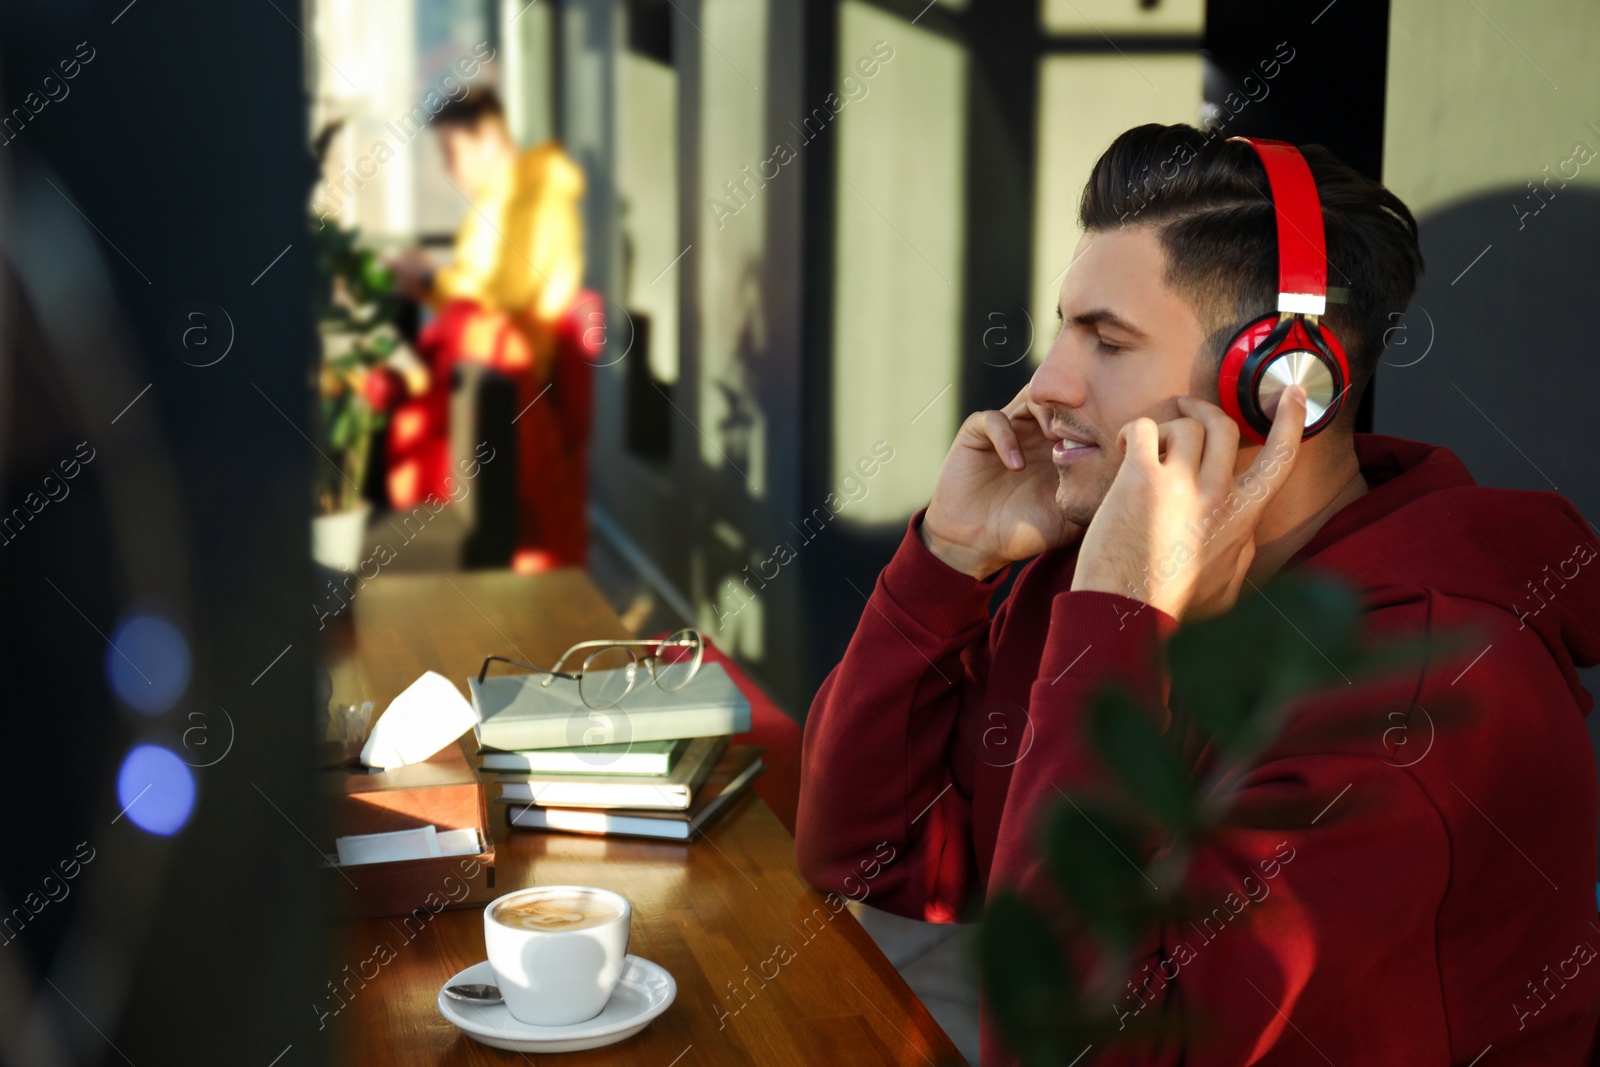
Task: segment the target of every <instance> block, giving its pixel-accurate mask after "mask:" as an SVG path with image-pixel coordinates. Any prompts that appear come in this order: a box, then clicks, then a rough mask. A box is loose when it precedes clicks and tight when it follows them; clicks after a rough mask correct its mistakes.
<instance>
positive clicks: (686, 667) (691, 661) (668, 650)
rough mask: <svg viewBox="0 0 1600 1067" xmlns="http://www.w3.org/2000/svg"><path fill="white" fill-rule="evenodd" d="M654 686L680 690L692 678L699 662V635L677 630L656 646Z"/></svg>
mask: <svg viewBox="0 0 1600 1067" xmlns="http://www.w3.org/2000/svg"><path fill="white" fill-rule="evenodd" d="M655 656H656V661H655V675H656V685H658V686H660V687H661V688H662V689H668V690H671V689H682V688H683V687H684V686H686V685H688V684H689V679H690V678H691V677H693V676H694V672H695V668H696V667H697V666H698V665H699V662H700V635H699V634H697V633H696V632H695V631H693V630H679V631H678V632H677V633H675V634H673V635H672V636H670V637H668V638H667V639H666V640H665V641H662V642H661V644H659V645H657V646H656V652H655Z"/></svg>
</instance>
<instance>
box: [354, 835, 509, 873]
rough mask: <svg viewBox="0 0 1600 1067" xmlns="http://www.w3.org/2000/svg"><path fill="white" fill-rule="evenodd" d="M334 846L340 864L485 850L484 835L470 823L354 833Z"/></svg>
mask: <svg viewBox="0 0 1600 1067" xmlns="http://www.w3.org/2000/svg"><path fill="white" fill-rule="evenodd" d="M333 846H334V848H335V849H336V850H337V851H338V855H339V866H341V867H353V866H356V865H358V864H362V863H392V862H394V861H395V860H414V859H426V858H427V857H429V856H472V855H476V854H477V853H479V852H482V851H483V839H482V838H481V837H479V836H478V831H477V830H475V829H473V828H472V827H470V826H468V827H466V828H465V829H461V830H441V829H439V828H438V827H437V826H419V827H417V828H416V829H415V830H391V831H390V832H388V833H384V834H351V835H350V836H348V837H340V838H336V839H335V840H334V843H333Z"/></svg>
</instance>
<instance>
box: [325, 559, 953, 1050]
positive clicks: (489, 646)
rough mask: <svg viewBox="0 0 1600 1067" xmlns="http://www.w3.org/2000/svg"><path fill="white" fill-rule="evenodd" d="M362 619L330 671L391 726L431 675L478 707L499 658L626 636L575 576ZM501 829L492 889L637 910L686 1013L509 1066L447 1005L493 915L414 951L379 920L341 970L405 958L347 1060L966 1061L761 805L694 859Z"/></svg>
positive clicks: (455, 924) (366, 926) (617, 842)
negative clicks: (615, 1039)
mask: <svg viewBox="0 0 1600 1067" xmlns="http://www.w3.org/2000/svg"><path fill="white" fill-rule="evenodd" d="M354 611H355V625H354V627H353V630H352V631H350V632H349V633H347V634H346V636H345V638H344V640H343V642H342V647H339V648H337V649H336V650H335V651H334V652H333V654H332V662H330V663H329V669H330V672H331V673H332V675H333V679H334V691H333V692H334V699H335V700H336V701H337V702H340V703H351V702H359V701H362V700H371V701H373V703H374V705H375V706H376V707H377V708H378V709H380V710H381V709H382V708H383V707H385V706H386V705H387V704H388V702H389V701H390V700H392V699H393V698H394V696H395V695H396V694H398V693H399V692H400V691H401V690H402V689H404V688H405V687H406V686H407V685H409V684H410V683H411V682H412V681H414V680H415V679H416V678H417V676H418V675H420V674H421V673H422V672H423V671H425V670H430V669H431V670H436V671H439V672H440V673H442V674H444V675H445V676H446V677H448V678H450V679H451V680H452V681H454V682H456V683H457V684H458V685H460V686H461V687H462V688H463V690H464V689H465V679H466V677H467V676H468V675H469V674H470V673H472V672H473V671H475V670H477V668H478V666H479V664H480V663H481V662H482V660H483V657H484V656H485V655H487V654H489V653H498V654H502V655H509V656H513V657H515V658H517V659H520V660H523V661H525V662H529V663H553V662H554V661H555V659H556V657H557V656H559V655H560V654H561V653H562V652H563V651H565V650H566V648H567V647H568V646H569V645H571V644H572V643H573V642H575V641H580V640H588V639H591V638H605V637H627V636H630V635H628V634H627V632H626V631H625V630H624V629H623V626H622V623H621V622H620V620H618V619H617V617H616V615H615V614H614V613H613V612H612V611H611V610H610V608H609V607H608V606H607V605H606V603H605V601H604V599H603V598H602V597H601V596H600V594H599V592H598V591H597V590H596V589H595V588H594V586H593V585H592V584H591V583H590V581H589V579H588V577H587V575H585V574H584V573H583V572H581V571H576V570H566V571H557V572H553V573H549V574H544V575H539V576H534V577H525V576H518V575H513V574H510V573H507V572H483V571H477V572H466V573H451V574H418V575H412V574H394V575H385V576H383V577H382V578H380V579H378V580H375V581H373V582H371V583H369V584H368V585H366V586H365V587H364V588H362V589H361V590H360V593H359V595H358V596H356V598H355V600H354ZM490 823H491V825H492V828H493V831H494V835H495V842H496V850H497V857H496V867H497V871H496V889H497V890H500V891H503V892H510V891H511V890H514V889H519V888H522V887H525V886H531V885H536V884H579V885H594V886H603V887H605V888H608V889H613V890H615V891H617V892H619V893H621V894H622V895H623V896H626V897H627V898H628V899H629V900H630V901H632V902H633V909H634V910H633V931H632V942H631V944H630V947H629V951H630V952H632V953H633V954H635V955H638V956H642V957H643V958H645V959H648V960H652V961H654V962H655V963H658V964H660V965H661V966H663V967H665V968H666V969H667V971H668V972H670V973H671V975H672V977H673V978H674V979H675V980H676V981H677V984H678V993H677V999H676V1000H675V1001H674V1002H673V1004H672V1006H671V1007H670V1008H668V1009H667V1011H666V1012H665V1013H664V1014H663V1015H661V1016H660V1017H659V1018H657V1019H656V1020H655V1021H654V1022H652V1023H651V1024H650V1025H649V1026H648V1027H646V1028H645V1029H644V1031H642V1032H641V1033H639V1034H638V1035H636V1036H634V1037H631V1038H628V1039H627V1040H625V1041H622V1042H620V1043H618V1044H615V1045H610V1046H607V1047H604V1048H600V1049H594V1050H591V1051H587V1052H566V1053H544V1054H540V1055H534V1054H531V1053H530V1054H526V1055H524V1054H521V1053H516V1052H505V1051H501V1050H499V1049H493V1048H489V1047H487V1046H485V1045H480V1044H478V1043H477V1042H476V1041H474V1040H472V1039H471V1038H469V1037H467V1036H466V1035H465V1034H463V1033H461V1032H460V1031H458V1030H457V1029H456V1028H455V1027H454V1026H452V1025H451V1024H450V1023H448V1022H447V1021H445V1019H444V1018H443V1017H442V1016H441V1015H440V1014H439V1011H438V1008H437V1007H436V1006H435V1003H434V1001H435V998H436V997H437V995H438V992H439V987H440V986H442V985H443V984H444V982H445V980H446V979H448V978H450V977H451V976H452V975H454V974H455V973H456V972H457V971H460V970H461V969H462V968H465V967H467V966H470V965H471V964H474V963H478V962H479V961H481V960H482V959H483V958H484V947H483V914H482V911H481V909H479V908H469V909H462V910H447V911H443V912H440V913H439V914H438V915H436V916H434V917H433V919H432V920H431V921H430V922H429V924H428V926H427V928H426V929H425V930H423V932H422V933H420V934H417V935H415V937H414V940H406V938H404V937H402V936H400V935H399V934H398V933H397V932H396V928H395V927H394V926H393V925H391V924H390V922H389V921H387V920H384V919H365V920H359V921H351V922H345V923H342V924H340V927H339V935H338V940H339V942H340V943H341V944H342V945H343V948H344V955H343V957H342V958H341V959H340V960H339V961H338V965H339V966H340V967H342V966H343V965H344V964H345V963H352V964H353V963H355V962H357V961H361V960H366V959H368V958H369V957H371V956H372V954H373V949H374V946H376V945H377V944H379V943H386V944H388V945H390V946H392V948H393V951H394V958H393V959H392V960H391V961H389V962H388V963H387V964H385V965H384V966H383V967H382V970H381V973H380V974H379V975H378V976H377V977H376V978H374V979H373V980H372V981H370V982H369V983H367V984H366V986H365V987H364V988H362V989H360V990H359V991H357V993H356V994H355V995H354V996H353V997H352V998H351V1000H350V1003H349V1004H348V1006H347V1007H346V1008H345V1009H344V1010H342V1011H341V1012H340V1013H339V1015H338V1017H337V1018H334V1019H330V1020H329V1022H330V1025H331V1026H332V1027H334V1028H335V1030H336V1033H337V1035H338V1036H337V1046H338V1050H339V1054H338V1056H337V1062H340V1063H356V1064H373V1065H376V1064H384V1065H395V1064H398V1065H410V1064H418V1065H421V1064H511V1063H537V1064H553V1065H554V1064H559V1065H570V1067H587V1065H590V1064H602V1063H603V1064H630V1065H639V1067H697V1065H712V1064H759V1065H761V1067H778V1065H786V1064H796V1065H799V1064H805V1065H836V1064H839V1065H843V1064H903V1065H907V1067H911V1065H929V1067H944V1065H945V1064H959V1063H963V1062H964V1061H963V1060H962V1059H961V1056H960V1053H959V1052H957V1050H956V1048H955V1046H954V1045H953V1044H952V1043H951V1042H950V1040H949V1038H948V1037H946V1036H945V1034H944V1032H943V1031H942V1030H941V1029H940V1028H939V1026H938V1024H937V1023H935V1022H934V1020H933V1018H932V1017H931V1016H930V1015H929V1014H928V1011H927V1009H926V1008H924V1007H923V1006H922V1004H921V1002H920V1001H919V1000H918V999H917V998H916V996H915V995H914V994H913V993H912V992H911V990H910V989H909V988H908V987H907V986H906V984H905V982H904V981H903V980H902V979H901V978H900V976H899V974H898V973H896V971H895V969H894V968H893V967H892V966H890V964H889V961H888V960H887V959H885V958H884V956H883V954H882V953H881V952H880V951H879V950H878V948H877V946H876V945H874V944H873V942H872V940H871V939H870V938H869V937H868V936H867V934H866V932H865V931H864V930H862V928H861V927H860V925H859V924H857V922H856V921H855V919H854V918H853V917H852V916H851V915H850V913H849V911H847V910H844V909H842V908H841V909H840V910H839V911H838V912H837V913H835V912H834V911H833V910H832V909H833V907H837V906H838V904H839V898H834V899H833V902H832V903H831V904H830V903H829V902H827V901H825V900H824V896H823V894H821V893H819V892H817V891H816V890H814V889H812V888H810V887H809V886H807V885H806V884H805V882H804V880H803V879H802V878H801V877H800V875H799V873H798V871H797V870H796V869H795V862H794V840H793V838H791V837H790V836H789V834H788V832H787V831H786V830H784V828H783V826H782V825H781V824H780V823H779V822H778V820H777V819H776V818H775V817H774V816H773V814H772V812H771V811H770V810H769V809H768V808H767V806H766V805H765V804H764V803H763V802H762V801H761V799H760V798H759V797H758V796H756V795H755V794H754V793H747V794H746V795H745V796H744V797H743V798H741V799H740V800H739V801H738V802H737V804H736V805H735V807H734V808H733V809H731V810H730V811H729V812H728V813H727V814H726V815H725V816H724V817H723V818H722V819H721V820H719V821H718V822H716V823H715V824H713V826H712V827H711V828H710V829H709V830H708V832H707V833H706V835H705V836H704V837H702V838H701V839H700V840H699V841H696V842H693V843H690V844H682V843H669V842H655V841H644V840H630V839H626V838H605V837H586V836H580V835H568V834H547V833H539V832H535V831H523V830H517V831H512V830H509V829H508V828H507V827H506V825H505V816H504V811H503V806H501V805H498V804H491V812H490ZM780 946H785V947H786V948H787V951H786V952H780V951H779V949H780ZM780 961H782V962H781V964H780ZM765 976H771V977H765Z"/></svg>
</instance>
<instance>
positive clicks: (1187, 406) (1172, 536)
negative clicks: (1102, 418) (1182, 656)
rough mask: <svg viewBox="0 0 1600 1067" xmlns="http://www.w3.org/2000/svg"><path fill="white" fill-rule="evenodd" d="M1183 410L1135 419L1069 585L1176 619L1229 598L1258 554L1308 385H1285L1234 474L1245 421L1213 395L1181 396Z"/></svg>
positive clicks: (1291, 460)
mask: <svg viewBox="0 0 1600 1067" xmlns="http://www.w3.org/2000/svg"><path fill="white" fill-rule="evenodd" d="M1178 408H1179V410H1180V411H1181V412H1182V413H1183V417H1182V418H1177V419H1173V420H1172V421H1171V422H1163V423H1160V424H1157V423H1156V422H1154V421H1153V420H1151V419H1148V418H1139V419H1134V420H1133V421H1132V422H1130V423H1128V424H1127V425H1126V426H1124V427H1123V428H1122V431H1121V433H1120V434H1119V435H1118V445H1119V447H1121V448H1122V450H1123V452H1124V458H1123V461H1122V467H1121V468H1120V469H1119V470H1118V471H1117V476H1116V478H1115V480H1113V481H1112V483H1111V488H1110V490H1108V491H1107V493H1106V498H1105V500H1104V501H1103V502H1102V503H1101V505H1100V508H1099V510H1098V511H1097V512H1095V516H1094V521H1093V522H1091V523H1090V524H1089V529H1088V531H1087V532H1086V533H1085V534H1084V536H1083V547H1082V548H1081V549H1080V550H1079V553H1078V566H1077V570H1076V572H1075V573H1074V575H1073V578H1072V588H1073V589H1086V590H1093V591H1098V592H1104V593H1120V594H1121V595H1123V596H1127V597H1132V598H1133V599H1135V600H1142V601H1144V602H1145V603H1147V604H1149V605H1151V606H1152V607H1156V608H1160V609H1161V610H1162V611H1164V612H1166V613H1167V614H1168V615H1171V616H1172V617H1173V618H1175V619H1184V618H1188V617H1194V618H1205V617H1207V616H1210V615H1216V614H1220V613H1221V612H1224V611H1226V610H1228V609H1229V608H1230V607H1232V606H1233V604H1234V602H1235V601H1236V600H1238V598H1239V588H1240V586H1242V585H1243V584H1244V579H1245V572H1246V571H1247V570H1248V569H1249V567H1250V563H1251V561H1252V560H1254V559H1255V554H1256V542H1255V531H1256V526H1257V524H1259V523H1260V521H1261V516H1262V514H1263V513H1264V512H1265V511H1266V509H1267V506H1268V505H1269V504H1270V503H1271V502H1272V498H1273V497H1274V496H1276V495H1277V493H1278V492H1279V490H1281V489H1282V488H1283V485H1284V483H1285V482H1286V481H1288V479H1289V475H1290V473H1291V472H1292V471H1293V470H1294V464H1295V459H1296V458H1297V455H1298V452H1299V449H1298V445H1299V442H1300V436H1301V433H1302V432H1303V431H1304V429H1305V421H1306V403H1305V390H1304V389H1302V388H1301V387H1300V386H1293V387H1291V388H1290V389H1288V390H1287V391H1285V393H1284V394H1283V397H1282V399H1281V401H1280V402H1279V404H1278V410H1277V412H1276V414H1275V417H1274V418H1273V420H1272V430H1271V432H1270V433H1269V434H1268V435H1267V442H1266V444H1265V445H1264V446H1263V447H1262V449H1261V451H1260V453H1259V454H1258V455H1257V456H1256V458H1255V460H1254V462H1252V463H1251V464H1250V466H1249V467H1248V468H1246V469H1245V471H1244V472H1243V473H1241V474H1240V475H1238V476H1237V477H1235V476H1234V473H1233V468H1234V463H1235V461H1236V459H1237V456H1238V452H1239V428H1238V426H1236V425H1235V424H1234V422H1233V420H1232V419H1230V418H1229V417H1228V416H1227V414H1226V413H1224V412H1223V410H1222V409H1221V408H1219V407H1217V406H1216V405H1215V404H1209V403H1207V402H1206V401H1204V400H1199V399H1196V398H1194V397H1181V398H1179V400H1178Z"/></svg>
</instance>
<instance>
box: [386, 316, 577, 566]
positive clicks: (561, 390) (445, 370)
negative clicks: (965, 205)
mask: <svg viewBox="0 0 1600 1067" xmlns="http://www.w3.org/2000/svg"><path fill="white" fill-rule="evenodd" d="M600 307H601V301H600V298H599V297H598V296H597V295H595V294H592V293H587V292H585V293H580V294H579V297H578V299H577V300H576V301H574V304H573V310H572V312H570V313H569V314H568V315H567V316H566V317H565V318H564V319H563V320H562V321H561V323H560V324H559V325H558V327H557V328H556V329H555V330H554V331H550V336H548V337H547V338H537V337H534V336H531V333H532V331H530V330H529V329H527V328H526V327H525V325H524V324H523V323H521V322H519V321H518V320H516V319H514V318H512V317H511V316H508V315H505V314H503V313H500V312H493V311H488V310H486V309H484V308H483V307H481V306H479V305H478V304H475V303H473V302H471V301H465V300H458V301H452V302H450V303H448V304H446V305H445V306H444V307H443V308H442V309H440V312H439V315H438V316H437V317H436V318H435V319H434V320H433V321H432V322H431V323H429V324H428V326H427V327H426V328H425V329H424V330H423V331H422V334H421V336H420V337H419V338H418V346H417V347H418V355H419V356H420V357H421V359H422V360H423V362H424V363H425V364H426V365H427V368H428V374H429V386H428V389H427V391H426V392H425V393H424V394H422V395H421V396H415V397H411V398H408V399H407V400H405V401H404V402H402V403H401V404H400V405H399V407H397V408H396V409H395V411H394V413H393V415H392V417H391V419H390V423H389V435H388V446H389V477H388V488H389V499H390V502H391V503H392V504H393V505H394V507H396V508H397V509H401V510H409V509H411V508H414V507H416V506H417V505H418V504H420V503H422V502H424V501H426V500H427V499H428V497H429V496H430V494H431V495H433V496H434V497H435V499H436V501H443V500H448V499H450V498H451V497H452V496H454V497H456V498H458V499H459V497H460V495H461V493H462V488H461V483H462V481H463V478H464V476H465V475H466V474H467V472H468V471H470V470H471V469H472V468H471V467H470V465H469V464H470V463H471V462H473V461H476V462H480V463H481V462H482V461H483V455H474V456H473V457H472V459H471V460H467V459H465V458H464V459H463V460H462V463H463V464H468V466H466V467H465V469H463V470H456V469H453V467H452V462H451V455H450V383H451V378H452V371H453V369H454V366H455V364H456V363H457V362H458V361H465V362H472V363H479V364H482V365H484V366H487V367H489V368H491V369H493V370H495V371H497V372H499V373H501V374H503V375H505V376H506V377H507V378H508V379H510V381H511V382H512V383H513V385H514V386H515V388H516V398H517V399H516V412H517V413H516V414H515V416H514V417H513V422H512V426H513V430H514V433H515V441H516V449H517V539H516V550H515V553H514V555H513V557H512V560H511V565H512V567H513V568H514V569H515V570H517V571H520V572H524V573H529V572H536V571H542V570H549V569H551V568H553V567H581V566H583V565H584V562H585V560H586V558H587V554H588V544H589V534H588V515H587V511H586V507H587V502H588V453H589V430H590V425H591V420H592V395H593V383H592V374H593V370H592V367H591V365H590V359H591V358H592V357H593V356H594V355H595V354H596V352H598V350H599V348H600V347H601V346H602V345H603V344H604V331H603V330H596V329H595V325H594V322H593V320H594V319H595V312H596V311H597V310H598V309H599V308H600ZM541 349H548V351H541ZM540 357H543V358H540ZM485 454H486V453H485ZM490 462H493V460H492V459H490Z"/></svg>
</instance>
